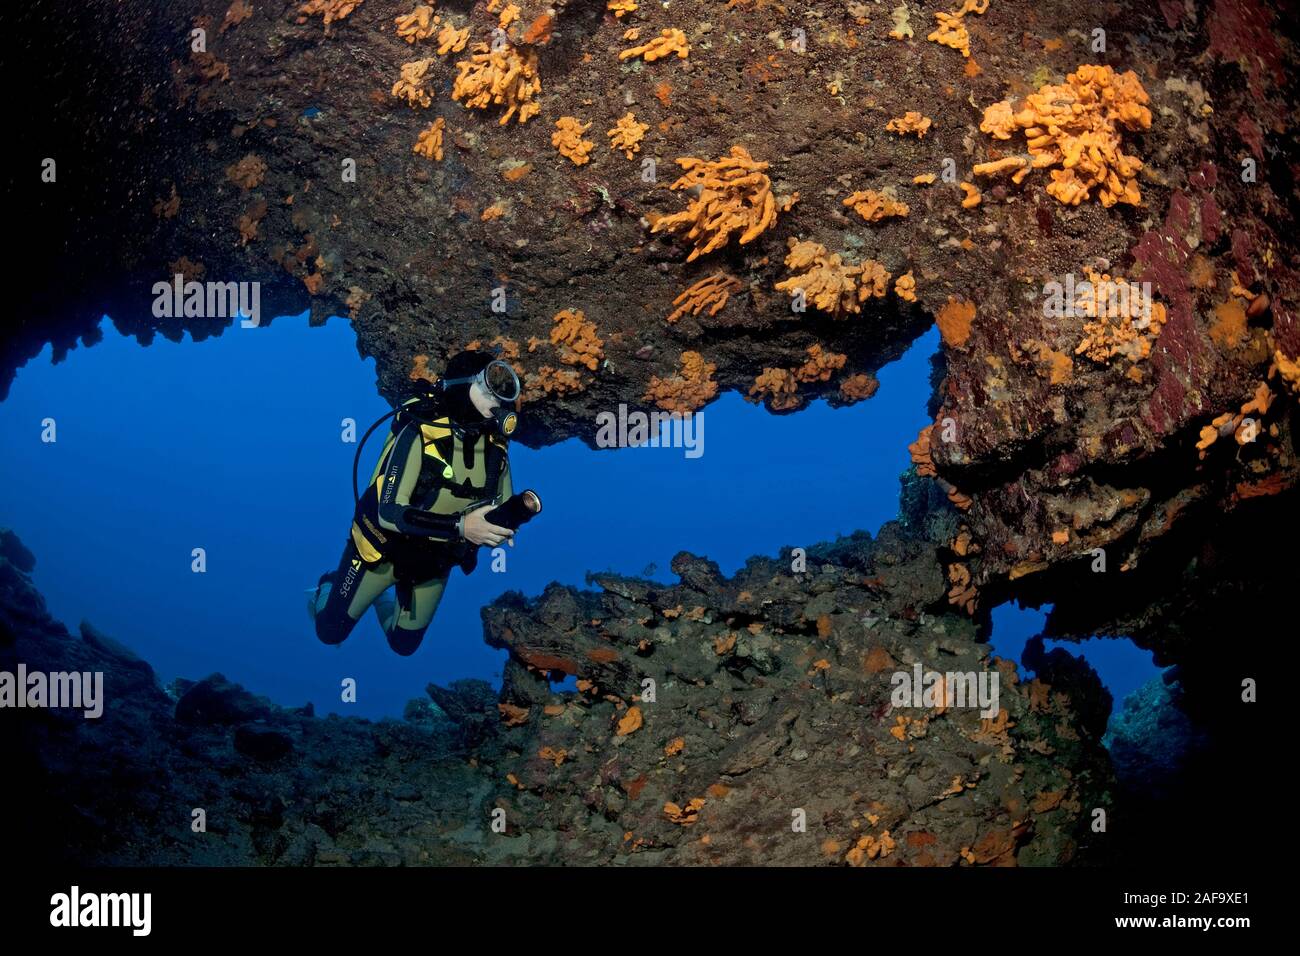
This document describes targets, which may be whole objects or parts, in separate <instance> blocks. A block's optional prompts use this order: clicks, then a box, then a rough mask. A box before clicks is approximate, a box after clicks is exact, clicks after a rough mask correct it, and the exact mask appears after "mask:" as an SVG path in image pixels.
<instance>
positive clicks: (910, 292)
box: [894, 269, 916, 302]
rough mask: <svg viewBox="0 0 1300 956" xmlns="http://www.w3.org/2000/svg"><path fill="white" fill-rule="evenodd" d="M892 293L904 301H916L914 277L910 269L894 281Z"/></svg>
mask: <svg viewBox="0 0 1300 956" xmlns="http://www.w3.org/2000/svg"><path fill="white" fill-rule="evenodd" d="M894 295H896V296H898V297H899V298H900V299H902V300H903V301H904V302H915V301H916V277H915V276H913V275H912V270H911V269H908V270H907V271H906V272H904V273H903V274H902V275H901V276H899V277H898V279H897V280H896V281H895V282H894Z"/></svg>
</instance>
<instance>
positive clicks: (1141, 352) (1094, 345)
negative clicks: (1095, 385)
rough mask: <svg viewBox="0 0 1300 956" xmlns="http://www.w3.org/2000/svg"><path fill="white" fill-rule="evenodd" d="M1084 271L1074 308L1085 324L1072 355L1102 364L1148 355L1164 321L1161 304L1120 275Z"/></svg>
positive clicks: (1089, 270)
mask: <svg viewBox="0 0 1300 956" xmlns="http://www.w3.org/2000/svg"><path fill="white" fill-rule="evenodd" d="M1084 272H1085V274H1086V275H1087V277H1088V281H1087V282H1086V283H1083V282H1081V283H1079V285H1078V287H1077V291H1076V293H1075V301H1074V309H1075V311H1076V312H1078V313H1081V314H1083V315H1084V316H1087V318H1088V320H1089V321H1087V322H1085V323H1084V324H1083V341H1081V342H1080V343H1079V346H1078V348H1076V349H1075V350H1074V354H1075V355H1086V356H1088V358H1090V359H1092V360H1093V361H1094V362H1103V363H1104V362H1108V361H1110V359H1111V358H1112V357H1113V356H1116V355H1122V356H1124V357H1125V358H1127V359H1128V360H1129V361H1130V362H1138V361H1141V360H1142V359H1144V358H1146V357H1147V356H1148V355H1150V354H1151V346H1152V345H1153V344H1154V343H1155V340H1156V337H1157V336H1158V335H1160V330H1161V329H1162V328H1163V327H1164V324H1165V321H1166V319H1167V312H1166V310H1165V306H1164V303H1162V302H1155V301H1151V300H1150V299H1148V298H1147V297H1146V295H1144V293H1143V291H1142V289H1141V287H1139V286H1138V285H1137V283H1132V282H1127V281H1125V280H1124V278H1123V277H1122V276H1115V277H1114V278H1111V276H1109V275H1105V274H1102V275H1099V274H1098V273H1096V272H1094V271H1093V270H1091V269H1085V270H1084Z"/></svg>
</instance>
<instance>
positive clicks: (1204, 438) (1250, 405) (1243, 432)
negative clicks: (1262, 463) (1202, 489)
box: [1196, 382, 1273, 458]
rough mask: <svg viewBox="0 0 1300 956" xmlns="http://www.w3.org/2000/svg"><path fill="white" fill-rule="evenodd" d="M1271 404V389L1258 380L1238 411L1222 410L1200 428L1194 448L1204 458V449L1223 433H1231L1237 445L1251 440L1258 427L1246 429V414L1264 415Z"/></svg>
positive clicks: (1265, 383)
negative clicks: (1234, 412)
mask: <svg viewBox="0 0 1300 956" xmlns="http://www.w3.org/2000/svg"><path fill="white" fill-rule="evenodd" d="M1272 404H1273V390H1272V389H1271V388H1269V387H1268V383H1267V382H1260V383H1259V384H1258V385H1257V386H1255V394H1254V395H1252V396H1251V397H1250V398H1249V399H1248V400H1247V401H1246V402H1244V403H1243V404H1242V406H1241V411H1240V412H1238V413H1236V414H1233V413H1232V412H1224V413H1223V414H1222V415H1217V416H1215V418H1214V419H1213V420H1212V421H1211V422H1210V424H1209V425H1206V426H1205V427H1204V428H1202V429H1201V434H1200V441H1198V442H1197V443H1196V450H1197V451H1199V452H1200V457H1201V458H1204V457H1205V450H1206V449H1207V448H1209V447H1210V446H1211V445H1213V444H1214V443H1215V442H1216V441H1218V440H1219V438H1220V437H1221V436H1224V435H1232V436H1233V437H1234V438H1236V440H1237V444H1238V445H1245V444H1247V443H1248V442H1250V441H1251V440H1253V438H1254V435H1255V434H1256V432H1258V431H1259V430H1260V429H1258V428H1255V429H1247V428H1246V427H1245V425H1246V416H1248V415H1260V416H1262V415H1265V414H1267V412H1268V410H1269V408H1270V407H1271V406H1272Z"/></svg>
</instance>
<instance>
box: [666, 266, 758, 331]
mask: <svg viewBox="0 0 1300 956" xmlns="http://www.w3.org/2000/svg"><path fill="white" fill-rule="evenodd" d="M740 289H741V283H740V280H739V279H737V278H735V277H734V276H729V275H727V274H726V273H725V272H715V273H714V274H713V275H711V276H708V277H706V278H704V279H701V280H700V281H699V282H697V283H695V284H694V285H692V286H691V287H690V288H688V289H687V290H686V291H685V292H683V293H682V294H681V295H679V296H678V297H677V298H675V299H673V305H675V306H677V308H676V309H674V310H673V311H672V313H671V314H670V315H669V316H668V319H667V321H668V322H669V324H671V323H673V322H676V321H677V320H678V319H680V318H681V317H682V316H684V315H686V314H687V313H688V312H689V313H690V314H691V315H699V314H700V313H701V312H702V311H704V310H705V309H706V308H707V309H708V310H709V315H717V314H718V313H719V312H721V311H722V307H723V306H724V305H726V304H727V300H728V299H729V298H731V293H733V292H738V291H739V290H740Z"/></svg>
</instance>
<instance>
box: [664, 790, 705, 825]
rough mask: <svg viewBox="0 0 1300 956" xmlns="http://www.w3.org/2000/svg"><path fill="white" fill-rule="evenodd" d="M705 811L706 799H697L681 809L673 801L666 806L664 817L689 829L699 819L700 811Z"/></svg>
mask: <svg viewBox="0 0 1300 956" xmlns="http://www.w3.org/2000/svg"><path fill="white" fill-rule="evenodd" d="M703 809H704V798H703V797H696V798H695V799H693V800H691V801H689V802H688V803H687V804H686V806H684V807H680V806H678V805H677V804H675V803H673V802H672V801H671V800H670V801H668V802H667V803H665V804H664V816H666V817H667V818H668V819H669V820H671V821H673V823H680V824H681V825H682V826H684V827H688V826H690V825H691V824H693V823H694V822H695V820H696V819H697V818H698V817H699V815H700V811H701V810H703Z"/></svg>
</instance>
